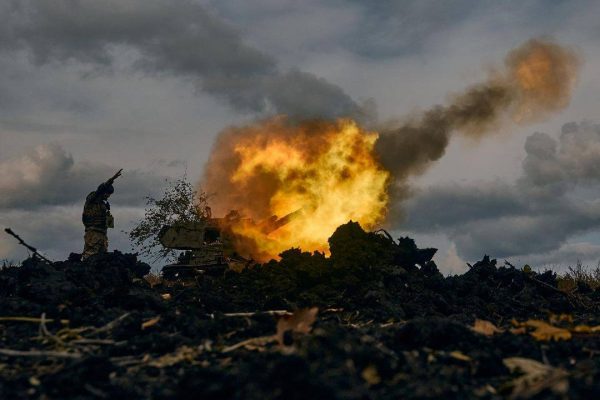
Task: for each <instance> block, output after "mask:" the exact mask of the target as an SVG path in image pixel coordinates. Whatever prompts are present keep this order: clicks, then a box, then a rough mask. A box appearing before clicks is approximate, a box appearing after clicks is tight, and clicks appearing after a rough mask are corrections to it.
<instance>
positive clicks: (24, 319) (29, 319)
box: [0, 317, 69, 324]
mask: <svg viewBox="0 0 600 400" xmlns="http://www.w3.org/2000/svg"><path fill="white" fill-rule="evenodd" d="M3 321H14V322H33V323H34V324H39V323H40V322H42V319H41V318H35V317H0V322H3ZM45 321H46V322H48V323H52V322H54V319H52V318H46V319H45ZM60 323H61V324H68V323H69V320H68V319H61V320H60Z"/></svg>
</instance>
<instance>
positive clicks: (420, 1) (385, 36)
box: [344, 0, 485, 58]
mask: <svg viewBox="0 0 600 400" xmlns="http://www.w3.org/2000/svg"><path fill="white" fill-rule="evenodd" d="M348 2H349V3H353V4H356V5H358V6H359V7H360V8H361V9H362V15H363V16H362V18H361V22H360V23H359V24H356V25H355V26H354V29H355V31H356V32H355V33H354V34H353V35H351V37H350V38H348V39H347V40H346V41H345V42H344V45H345V47H346V48H348V49H350V50H352V51H353V52H355V53H357V54H360V55H362V56H364V57H367V58H387V57H397V56H401V55H404V54H407V53H414V52H418V51H419V50H420V49H421V48H422V47H423V46H424V45H425V44H426V42H427V41H428V40H430V39H431V38H432V37H435V36H441V35H443V34H444V32H445V31H446V30H447V29H449V28H451V27H453V26H457V25H460V24H461V23H464V22H465V21H466V20H468V19H469V17H471V16H472V15H473V14H474V13H476V12H477V11H478V10H480V9H481V6H482V4H483V3H485V1H482V2H473V1H470V0H458V1H451V2H450V1H435V0H408V1H395V0H382V1H368V0H348ZM355 37H360V38H361V40H353V39H354V38H355Z"/></svg>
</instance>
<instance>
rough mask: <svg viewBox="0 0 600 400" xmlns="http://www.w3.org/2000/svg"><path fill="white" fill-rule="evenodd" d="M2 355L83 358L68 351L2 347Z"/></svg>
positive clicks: (0, 351)
mask: <svg viewBox="0 0 600 400" xmlns="http://www.w3.org/2000/svg"><path fill="white" fill-rule="evenodd" d="M0 355H4V356H9V357H54V358H81V354H79V353H67V352H64V351H43V350H30V351H21V350H13V349H0Z"/></svg>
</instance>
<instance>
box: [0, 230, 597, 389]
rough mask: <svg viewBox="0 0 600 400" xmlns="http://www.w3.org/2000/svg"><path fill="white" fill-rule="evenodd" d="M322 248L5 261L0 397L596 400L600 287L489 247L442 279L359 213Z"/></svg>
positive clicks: (418, 254) (412, 248)
mask: <svg viewBox="0 0 600 400" xmlns="http://www.w3.org/2000/svg"><path fill="white" fill-rule="evenodd" d="M330 248H331V254H332V255H331V257H330V258H325V257H324V256H322V255H321V254H309V253H302V252H301V251H300V250H297V249H292V250H289V251H286V252H285V253H283V254H282V258H281V260H280V261H278V262H274V261H273V262H270V263H268V264H265V265H262V266H259V267H256V268H253V269H251V270H247V271H244V272H242V273H233V272H229V273H226V274H225V275H224V276H221V277H209V276H205V277H199V278H198V279H195V280H193V281H191V282H187V283H172V282H171V283H169V282H162V283H159V284H157V285H154V286H151V285H150V284H149V283H148V281H146V280H145V279H143V276H144V275H145V274H146V273H147V272H148V270H149V267H148V266H147V265H145V264H143V263H140V262H138V261H137V260H136V258H135V256H134V255H130V254H121V253H119V252H114V253H109V254H106V255H103V256H97V257H93V258H91V259H90V260H88V262H85V263H81V262H79V261H77V260H76V258H73V259H72V260H67V261H64V262H57V263H53V264H52V265H48V264H45V263H42V262H37V261H35V260H31V259H30V260H27V261H25V262H24V263H23V265H22V266H21V267H18V268H16V267H14V268H6V269H3V270H1V271H0V310H1V312H0V398H39V399H83V398H130V399H143V398H153V399H166V398H173V397H176V398H183V399H185V398H190V399H191V398H209V399H210V398H213V399H223V398H239V399H242V398H243V399H284V398H285V399H296V398H297V399H306V398H327V399H332V398H333V399H335V398H339V399H342V398H343V399H368V398H377V399H380V398H383V399H387V398H389V399H397V398H437V397H444V398H457V399H458V398H461V399H463V398H505V397H511V396H512V397H514V398H532V397H539V398H564V396H568V397H570V398H582V399H583V398H586V399H587V398H598V397H600V383H598V382H600V329H597V328H595V327H596V326H597V325H598V324H600V313H599V308H600V292H599V291H598V290H596V291H591V290H587V288H585V287H581V288H580V290H579V291H577V292H575V293H565V292H561V291H560V290H558V289H557V282H556V276H555V275H553V274H552V273H549V272H547V273H544V274H536V273H525V272H522V271H520V270H517V269H515V268H512V267H504V266H497V265H496V261H495V260H490V259H489V258H488V257H485V258H484V259H483V260H482V261H480V262H478V263H476V264H475V265H473V267H472V268H471V269H470V270H469V271H468V272H467V273H465V274H463V275H460V276H454V277H443V276H442V275H441V274H440V273H439V272H438V270H437V267H436V266H435V264H434V263H433V262H431V261H430V259H431V256H432V255H433V251H432V250H430V249H418V248H417V247H416V245H415V244H414V242H413V241H412V240H410V239H408V238H403V239H400V240H399V241H393V240H391V239H390V238H388V237H386V236H385V235H380V234H373V233H366V232H364V231H363V230H362V229H361V228H360V227H359V226H358V225H357V224H354V223H349V224H346V225H343V226H341V227H340V228H338V230H337V231H336V233H335V234H334V235H333V236H332V237H331V238H330ZM415 264H417V265H418V266H415ZM308 307H318V309H319V312H318V315H316V317H314V313H313V311H304V312H303V313H298V312H296V313H294V314H291V313H290V312H293V311H294V310H298V309H305V308H308ZM478 319H479V320H485V321H487V322H482V321H479V322H477V324H479V325H477V327H476V329H473V326H474V324H476V320H478ZM488 323H489V324H488ZM544 324H545V325H544Z"/></svg>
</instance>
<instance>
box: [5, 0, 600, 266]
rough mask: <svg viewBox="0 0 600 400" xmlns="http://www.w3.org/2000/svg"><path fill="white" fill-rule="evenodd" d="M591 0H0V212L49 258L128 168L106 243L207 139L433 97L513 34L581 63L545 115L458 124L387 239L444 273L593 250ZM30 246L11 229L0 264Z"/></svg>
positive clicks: (598, 89)
mask: <svg viewBox="0 0 600 400" xmlns="http://www.w3.org/2000/svg"><path fill="white" fill-rule="evenodd" d="M598 15H600V3H599V2H597V1H593V0H589V1H583V0H582V1H558V0H545V1H542V0H538V1H504V2H498V1H486V0H484V1H481V0H479V1H475V0H469V1H467V0H457V1H452V2H449V1H430V0H413V1H411V0H405V1H400V0H398V1H391V0H389V1H386V0H382V1H362V0H320V1H312V0H304V1H297V0H296V1H295V0H230V1H216V0H215V1H210V0H198V1H193V0H176V1H173V0H106V1H91V0H90V1H88V0H80V1H78V0H37V1H28V0H14V1H13V0H0V226H2V227H11V228H13V229H14V230H15V231H17V232H19V233H20V234H21V235H22V236H23V237H24V238H25V239H26V240H27V241H29V242H31V243H32V244H34V245H36V246H38V247H39V248H40V249H41V250H42V251H43V252H44V254H46V255H48V256H49V257H51V258H55V259H60V258H65V257H66V256H67V255H68V253H69V252H71V251H81V247H82V245H83V243H82V236H83V227H82V226H81V220H80V214H81V208H82V204H83V200H84V198H85V195H86V194H87V193H88V192H90V191H91V190H93V189H94V188H95V186H97V184H98V183H100V182H101V181H102V180H104V179H106V177H108V176H110V175H111V174H112V173H113V171H115V170H116V169H118V168H124V169H125V173H124V174H123V177H122V179H120V180H119V181H117V184H116V193H115V195H114V196H113V200H112V205H113V209H114V214H115V218H116V221H117V227H116V228H117V229H115V230H114V231H113V232H110V233H111V236H110V239H111V247H116V248H120V249H123V250H129V248H130V246H129V243H128V242H127V240H126V236H125V235H124V234H123V233H122V231H126V230H127V229H129V228H130V227H131V224H132V223H133V221H135V220H136V219H137V218H139V217H140V216H141V215H142V212H143V207H144V196H146V195H152V194H156V193H158V192H160V189H161V187H163V186H164V183H165V178H167V177H178V176H181V175H182V174H183V173H185V172H186V171H187V174H188V176H189V177H190V178H191V179H193V180H197V179H199V178H200V176H201V175H202V171H203V165H204V163H205V162H206V160H207V158H208V154H209V153H210V150H211V146H212V144H213V142H214V139H215V137H216V135H217V134H218V133H219V132H220V131H221V130H223V129H224V128H226V127H227V126H230V125H232V124H243V123H245V122H250V121H253V120H255V119H257V118H262V117H265V116H268V115H273V114H277V113H285V114H288V115H291V116H292V117H299V118H303V117H336V116H344V115H351V116H353V117H354V118H356V119H358V120H360V121H361V122H364V123H365V124H370V125H372V126H374V125H376V124H378V123H385V121H389V120H394V119H401V118H403V117H404V116H406V115H409V114H411V113H414V112H415V111H418V110H424V109H427V108H429V107H431V106H432V105H435V104H442V103H444V102H445V100H446V99H447V96H448V94H449V93H452V92H457V91H460V90H461V89H462V88H464V87H466V86H468V85H470V84H473V83H476V82H478V81H480V80H482V79H484V78H485V76H486V73H487V71H489V67H490V66H492V65H497V64H498V63H501V62H502V59H503V57H504V55H505V54H506V53H507V52H508V51H509V50H510V49H512V48H515V47H516V46H518V45H520V44H521V43H523V42H524V41H526V40H528V39H530V38H532V37H551V38H553V39H555V40H556V41H557V42H559V43H561V44H564V45H567V46H571V47H572V48H573V49H574V50H575V51H577V52H578V54H579V55H580V56H581V58H582V59H583V61H584V62H583V66H582V71H581V74H580V77H579V81H578V84H577V86H576V89H575V92H574V95H573V98H572V101H571V104H570V105H569V107H568V108H566V109H565V110H563V111H561V112H559V113H556V114H554V115H552V116H551V117H549V118H547V119H546V120H545V121H544V122H543V123H538V124H533V125H531V124H530V125H527V126H510V127H507V128H503V129H501V130H500V131H499V132H497V133H495V134H494V135H492V136H491V137H487V138H485V139H483V140H481V141H478V142H476V143H475V142H473V141H472V140H468V139H461V138H460V137H456V138H454V139H453V141H452V143H451V144H450V146H449V148H448V150H447V152H446V154H445V155H444V157H442V159H441V160H440V161H439V162H437V163H436V164H435V165H433V166H432V167H431V168H430V169H429V170H427V171H426V172H425V173H424V174H423V175H420V176H416V177H414V178H413V179H412V182H411V188H412V192H413V195H412V197H411V198H409V199H408V201H407V202H406V203H405V204H403V205H402V206H403V208H404V210H405V213H406V218H405V219H403V220H398V221H392V226H391V228H392V229H393V232H394V233H395V234H396V235H400V234H402V235H405V234H409V235H411V236H414V237H416V239H417V243H418V244H419V245H420V246H421V247H428V246H432V247H438V248H439V249H440V251H439V253H438V255H437V256H436V260H437V262H438V264H439V265H440V268H441V269H442V270H443V271H444V272H446V273H453V272H460V271H462V270H464V268H465V262H467V261H473V260H477V259H479V258H481V256H483V254H485V253H487V254H490V255H491V256H493V257H498V258H500V259H508V260H510V261H511V262H513V263H515V264H520V265H522V264H524V263H531V264H532V265H534V266H539V267H540V268H543V267H545V266H552V267H555V268H565V266H567V265H572V264H574V263H575V262H576V261H577V260H581V261H583V262H584V263H587V264H589V265H596V264H597V263H598V261H599V260H600V200H597V199H599V196H598V195H599V194H600V190H599V189H600V185H599V183H600V116H599V115H598V110H599V109H600V76H599V75H598V74H597V71H598V70H600V48H599V47H598V46H597V43H598V40H599V39H600V22H599V21H598V18H597V16H598ZM24 256H25V253H24V251H23V249H21V248H19V246H18V245H17V244H16V243H15V242H14V240H13V239H12V238H10V237H8V236H6V235H5V236H3V237H1V238H0V260H1V259H9V260H19V259H22V258H23V257H24Z"/></svg>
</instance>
